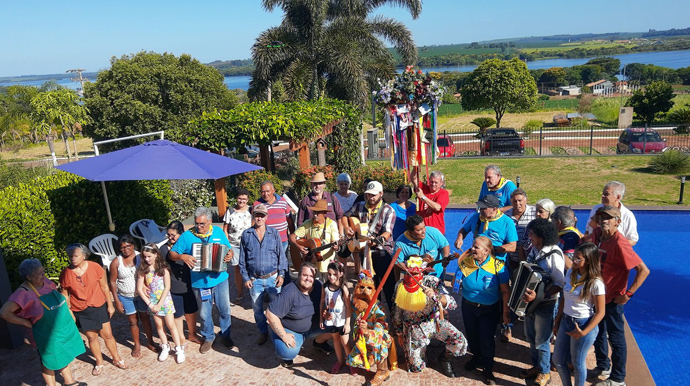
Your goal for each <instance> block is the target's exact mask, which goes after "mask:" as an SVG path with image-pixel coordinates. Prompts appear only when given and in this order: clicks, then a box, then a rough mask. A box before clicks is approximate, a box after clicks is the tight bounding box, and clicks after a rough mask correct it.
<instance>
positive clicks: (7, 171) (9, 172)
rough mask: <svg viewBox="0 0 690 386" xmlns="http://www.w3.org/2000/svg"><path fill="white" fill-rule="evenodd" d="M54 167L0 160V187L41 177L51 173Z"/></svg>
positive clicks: (3, 187)
mask: <svg viewBox="0 0 690 386" xmlns="http://www.w3.org/2000/svg"><path fill="white" fill-rule="evenodd" d="M51 171H52V168H48V167H45V166H34V167H29V168H27V167H24V166H22V165H20V164H8V163H5V162H0V189H5V188H6V187H8V186H17V185H19V183H20V182H29V181H31V180H34V179H36V178H39V177H45V176H47V175H50V173H51Z"/></svg>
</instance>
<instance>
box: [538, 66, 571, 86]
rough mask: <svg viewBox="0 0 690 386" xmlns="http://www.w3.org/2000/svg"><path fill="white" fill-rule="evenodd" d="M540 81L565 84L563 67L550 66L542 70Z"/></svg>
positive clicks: (559, 84)
mask: <svg viewBox="0 0 690 386" xmlns="http://www.w3.org/2000/svg"><path fill="white" fill-rule="evenodd" d="M539 82H540V83H550V84H552V85H553V86H563V85H566V84H567V80H566V74H565V70H564V69H563V67H551V68H549V69H547V70H546V71H544V73H543V74H541V76H540V77H539Z"/></svg>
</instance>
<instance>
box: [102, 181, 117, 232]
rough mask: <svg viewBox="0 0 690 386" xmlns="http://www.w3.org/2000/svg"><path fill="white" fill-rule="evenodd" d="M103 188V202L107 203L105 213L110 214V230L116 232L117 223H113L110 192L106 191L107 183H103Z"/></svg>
mask: <svg viewBox="0 0 690 386" xmlns="http://www.w3.org/2000/svg"><path fill="white" fill-rule="evenodd" d="M101 188H102V189H103V200H104V201H105V211H106V213H108V229H110V231H111V232H115V223H113V215H112V214H110V202H109V201H108V191H107V190H106V189H105V182H104V181H101Z"/></svg>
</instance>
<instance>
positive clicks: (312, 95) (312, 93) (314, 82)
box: [309, 68, 319, 101]
mask: <svg viewBox="0 0 690 386" xmlns="http://www.w3.org/2000/svg"><path fill="white" fill-rule="evenodd" d="M318 87H319V73H318V70H317V69H316V68H314V70H312V75H311V85H310V87H309V100H310V101H313V100H316V95H317V89H318Z"/></svg>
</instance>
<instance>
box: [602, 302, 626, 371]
mask: <svg viewBox="0 0 690 386" xmlns="http://www.w3.org/2000/svg"><path fill="white" fill-rule="evenodd" d="M607 335H608V341H607V339H606V336H607ZM609 344H611V360H610V361H609V358H608V354H609ZM594 354H595V355H596V358H597V367H598V368H600V369H603V370H606V369H608V368H609V367H610V368H611V375H610V376H609V378H610V379H611V380H612V381H616V382H624V381H625V363H626V362H627V360H628V346H627V344H626V342H625V322H624V320H623V305H622V304H618V303H614V302H611V303H608V304H607V305H606V314H605V315H604V320H602V321H601V323H599V334H597V338H596V340H595V341H594Z"/></svg>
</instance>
